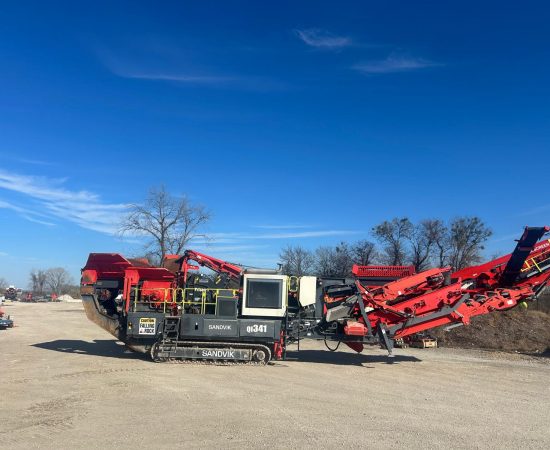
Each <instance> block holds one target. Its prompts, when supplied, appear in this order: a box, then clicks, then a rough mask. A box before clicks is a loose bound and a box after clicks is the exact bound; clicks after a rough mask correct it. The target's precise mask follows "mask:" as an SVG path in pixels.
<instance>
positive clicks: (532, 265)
mask: <svg viewBox="0 0 550 450" xmlns="http://www.w3.org/2000/svg"><path fill="white" fill-rule="evenodd" d="M549 263H550V248H549V249H548V250H545V251H544V252H542V253H540V254H538V255H537V256H533V257H532V258H529V259H527V260H526V261H525V263H524V264H523V267H522V269H521V271H522V272H528V271H531V270H533V269H536V270H537V271H538V272H539V273H540V272H542V271H543V268H541V267H545V266H546V265H547V264H549Z"/></svg>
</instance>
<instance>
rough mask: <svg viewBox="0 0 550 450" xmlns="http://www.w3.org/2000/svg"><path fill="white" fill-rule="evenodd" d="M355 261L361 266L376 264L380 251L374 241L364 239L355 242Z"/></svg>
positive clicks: (353, 253)
mask: <svg viewBox="0 0 550 450" xmlns="http://www.w3.org/2000/svg"><path fill="white" fill-rule="evenodd" d="M351 253H352V257H353V263H354V264H358V265H360V266H368V265H371V264H376V261H377V260H378V252H377V251H376V246H375V245H374V243H373V242H370V241H367V240H362V241H358V242H356V243H355V244H353V246H352V248H351Z"/></svg>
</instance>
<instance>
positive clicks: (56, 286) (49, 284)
mask: <svg viewBox="0 0 550 450" xmlns="http://www.w3.org/2000/svg"><path fill="white" fill-rule="evenodd" d="M29 289H30V290H31V292H32V293H33V294H36V295H44V294H52V293H55V294H58V295H62V294H73V293H75V285H74V281H73V279H72V277H71V274H70V273H69V272H68V271H67V270H66V269H64V268H63V267H52V268H50V269H44V270H43V269H33V270H31V272H30V274H29Z"/></svg>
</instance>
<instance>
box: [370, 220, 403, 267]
mask: <svg viewBox="0 0 550 450" xmlns="http://www.w3.org/2000/svg"><path fill="white" fill-rule="evenodd" d="M412 229H413V225H412V223H411V221H410V220H409V219H408V218H406V217H403V218H397V217H396V218H394V219H392V220H391V221H387V220H386V221H384V222H382V223H381V224H379V225H377V226H375V227H374V228H373V230H372V231H373V234H374V236H375V237H376V238H377V239H378V240H379V241H380V242H381V243H382V244H383V245H384V253H385V255H384V256H385V260H386V261H385V262H386V263H387V264H390V265H392V266H400V265H403V264H405V261H406V259H407V253H408V252H407V239H409V237H410V235H411V232H412Z"/></svg>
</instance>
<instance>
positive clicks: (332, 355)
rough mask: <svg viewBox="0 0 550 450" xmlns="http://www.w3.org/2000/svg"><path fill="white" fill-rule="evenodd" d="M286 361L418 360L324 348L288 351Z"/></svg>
mask: <svg viewBox="0 0 550 450" xmlns="http://www.w3.org/2000/svg"><path fill="white" fill-rule="evenodd" d="M287 360H288V361H299V362H308V363H321V364H341V365H346V366H362V365H363V364H399V363H402V362H420V361H422V360H421V359H418V358H416V357H415V356H406V355H395V356H394V357H393V358H389V357H388V356H387V355H369V354H367V353H347V352H329V351H324V350H300V351H299V352H288V353H287Z"/></svg>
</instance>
